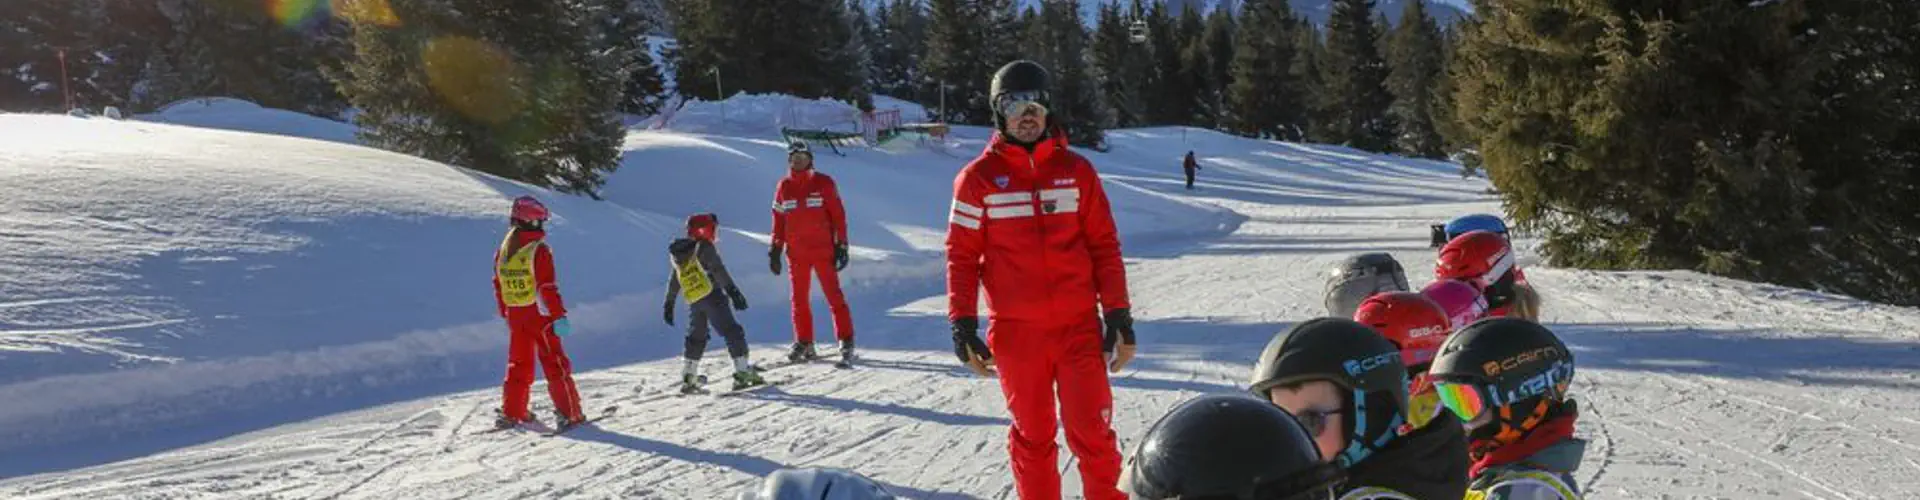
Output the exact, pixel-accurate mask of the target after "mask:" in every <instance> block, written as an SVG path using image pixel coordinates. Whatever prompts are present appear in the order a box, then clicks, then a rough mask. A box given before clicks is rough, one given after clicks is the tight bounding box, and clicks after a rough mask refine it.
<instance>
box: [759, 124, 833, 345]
mask: <svg viewBox="0 0 1920 500" xmlns="http://www.w3.org/2000/svg"><path fill="white" fill-rule="evenodd" d="M787 168H788V171H787V176H786V177H784V178H781V179H780V184H779V185H777V186H775V187H774V192H773V245H772V247H771V248H769V249H768V250H767V266H768V268H769V269H771V270H772V271H773V274H780V256H781V254H782V253H783V252H784V253H785V254H786V262H787V265H788V266H789V267H792V268H793V269H792V273H791V277H792V280H791V281H792V296H793V350H792V351H790V352H788V353H787V359H789V360H793V361H804V360H813V359H819V358H820V354H819V352H818V351H815V350H814V348H813V296H812V293H810V292H809V291H808V290H807V288H808V287H809V285H811V284H812V282H813V277H814V275H819V276H820V293H823V294H826V296H827V307H828V308H829V309H830V310H831V311H832V314H833V335H834V337H836V338H838V339H839V340H840V362H841V364H843V365H844V364H846V363H851V362H852V361H853V358H854V355H853V313H852V312H850V311H849V310H848V309H847V296H846V294H844V293H842V292H841V290H840V274H839V271H841V270H844V269H846V268H847V261H848V258H849V257H848V255H847V211H846V209H845V208H844V207H842V206H841V205H840V189H839V188H838V187H836V186H835V185H834V183H833V178H832V177H828V176H827V174H823V173H820V172H819V171H817V170H814V168H813V150H812V149H809V148H808V147H807V144H806V143H804V142H796V143H793V144H790V145H788V146H787Z"/></svg>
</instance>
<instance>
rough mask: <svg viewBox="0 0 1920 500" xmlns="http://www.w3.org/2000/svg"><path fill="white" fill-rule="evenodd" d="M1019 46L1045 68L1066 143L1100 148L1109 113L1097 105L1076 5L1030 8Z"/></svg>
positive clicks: (1075, 1) (1064, 2)
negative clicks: (1024, 32)
mask: <svg viewBox="0 0 1920 500" xmlns="http://www.w3.org/2000/svg"><path fill="white" fill-rule="evenodd" d="M1023 17H1026V18H1027V19H1026V20H1025V21H1024V22H1025V23H1026V25H1027V31H1026V37H1025V39H1024V40H1023V43H1022V46H1024V47H1028V48H1030V49H1031V50H1030V52H1029V53H1028V57H1029V58H1030V59H1031V60H1033V61H1034V62H1036V63H1039V64H1040V66H1041V67H1044V68H1046V69H1047V73H1048V76H1050V77H1051V78H1052V89H1051V93H1052V97H1053V99H1052V101H1053V103H1052V106H1053V108H1052V109H1050V110H1049V112H1050V113H1052V118H1053V121H1054V123H1056V124H1059V125H1061V126H1063V127H1064V128H1065V129H1066V133H1067V140H1068V141H1069V142H1071V143H1073V144H1074V145H1076V146H1084V147H1093V148H1104V147H1105V143H1106V134H1105V128H1106V124H1107V122H1108V118H1107V115H1108V112H1107V110H1106V109H1105V106H1104V105H1103V104H1102V103H1101V102H1100V87H1099V84H1098V82H1097V80H1096V78H1095V75H1094V71H1093V70H1092V68H1091V67H1090V66H1089V64H1088V61H1089V59H1090V57H1089V53H1088V50H1087V41H1088V34H1087V32H1086V28H1085V24H1084V23H1083V21H1082V20H1081V17H1080V0H1059V1H1053V2H1047V3H1045V4H1044V5H1043V6H1042V7H1041V8H1040V9H1039V10H1037V11H1035V10H1034V9H1032V8H1031V7H1029V8H1028V9H1027V12H1026V14H1024V15H1023Z"/></svg>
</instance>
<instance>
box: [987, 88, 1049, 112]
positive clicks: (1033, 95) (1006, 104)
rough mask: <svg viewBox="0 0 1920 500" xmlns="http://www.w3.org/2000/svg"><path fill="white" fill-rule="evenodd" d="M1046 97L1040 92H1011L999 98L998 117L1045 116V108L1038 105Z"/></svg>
mask: <svg viewBox="0 0 1920 500" xmlns="http://www.w3.org/2000/svg"><path fill="white" fill-rule="evenodd" d="M1045 99H1046V95H1045V94H1043V93H1040V92H1012V93H1007V94H1004V95H1001V96H1000V102H999V104H1000V116H1005V117H1008V118H1013V117H1018V116H1023V115H1025V114H1027V113H1034V114H1035V115H1046V114H1047V106H1046V105H1044V104H1040V102H1041V101H1043V100H1045Z"/></svg>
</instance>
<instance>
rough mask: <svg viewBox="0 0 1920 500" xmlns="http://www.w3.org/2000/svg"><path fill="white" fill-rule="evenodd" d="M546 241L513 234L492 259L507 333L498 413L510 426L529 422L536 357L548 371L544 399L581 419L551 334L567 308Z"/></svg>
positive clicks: (537, 235)
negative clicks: (543, 310)
mask: <svg viewBox="0 0 1920 500" xmlns="http://www.w3.org/2000/svg"><path fill="white" fill-rule="evenodd" d="M545 237H546V233H545V232H542V231H529V230H524V229H522V230H516V231H512V232H509V233H507V239H506V240H505V241H502V242H501V245H500V249H499V250H497V251H495V253H494V254H493V263H494V265H493V298H494V301H495V303H497V304H498V305H499V307H500V317H502V318H506V320H507V328H508V329H509V330H510V332H511V333H510V335H511V338H510V339H509V340H508V342H507V380H506V382H505V383H504V389H505V391H506V395H505V397H504V398H503V399H504V401H503V402H502V404H501V405H502V407H501V409H500V410H501V412H502V413H504V414H505V415H506V417H507V418H510V419H514V420H527V419H528V418H529V416H528V415H527V391H528V390H530V389H531V388H532V387H533V363H534V360H535V359H536V357H537V358H538V359H539V362H540V366H541V367H542V368H545V369H546V372H547V373H546V374H547V394H548V395H550V396H552V397H553V407H554V409H555V410H557V411H559V412H561V413H565V414H567V416H569V417H578V416H580V414H581V413H580V391H579V390H578V389H575V388H574V386H573V365H572V363H571V362H569V361H568V360H567V352H566V351H565V350H564V349H562V348H561V347H560V336H558V335H554V333H553V322H554V320H557V319H560V318H562V317H565V316H566V315H567V307H566V305H564V304H563V303H562V302H561V301H560V286H559V285H556V284H554V282H553V250H551V249H548V248H547V244H546V239H545ZM529 273H530V274H529ZM542 304H544V305H546V313H544V314H543V313H541V311H540V306H541V305H542Z"/></svg>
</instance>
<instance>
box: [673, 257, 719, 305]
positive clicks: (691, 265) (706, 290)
mask: <svg viewBox="0 0 1920 500" xmlns="http://www.w3.org/2000/svg"><path fill="white" fill-rule="evenodd" d="M674 269H675V272H674V274H675V275H677V276H678V277H679V280H680V296H682V297H686V298H687V303H688V304H692V303H694V302H699V301H700V299H704V298H707V295H709V294H712V293H713V281H711V280H708V279H707V268H705V267H702V266H701V265H700V258H699V257H697V256H688V257H687V261H686V262H681V263H679V264H677V265H675V266H674Z"/></svg>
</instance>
